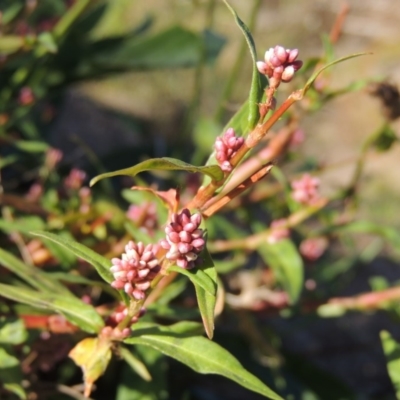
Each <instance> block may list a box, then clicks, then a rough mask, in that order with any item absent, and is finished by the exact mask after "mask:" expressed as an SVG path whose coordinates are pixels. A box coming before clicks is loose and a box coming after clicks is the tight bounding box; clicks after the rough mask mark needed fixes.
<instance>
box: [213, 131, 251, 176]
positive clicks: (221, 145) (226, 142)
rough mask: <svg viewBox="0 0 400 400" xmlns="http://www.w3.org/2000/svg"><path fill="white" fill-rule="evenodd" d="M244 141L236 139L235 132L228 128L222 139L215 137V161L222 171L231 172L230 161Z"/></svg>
mask: <svg viewBox="0 0 400 400" xmlns="http://www.w3.org/2000/svg"><path fill="white" fill-rule="evenodd" d="M243 142H244V139H243V138H242V137H237V136H236V135H235V131H234V130H233V129H232V128H229V129H228V130H227V131H226V132H225V133H224V135H223V136H222V137H217V139H216V141H215V144H214V148H215V153H216V156H215V158H216V159H217V161H218V163H219V165H220V167H221V169H222V171H225V172H231V171H232V165H231V163H230V160H231V159H232V158H233V156H234V155H235V154H236V152H237V151H238V150H239V148H240V147H241V146H242V145H243Z"/></svg>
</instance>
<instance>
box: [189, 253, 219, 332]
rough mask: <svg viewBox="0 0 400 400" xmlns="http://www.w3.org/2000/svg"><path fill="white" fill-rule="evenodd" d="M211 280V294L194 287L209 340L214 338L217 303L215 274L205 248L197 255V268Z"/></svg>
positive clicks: (196, 286)
mask: <svg viewBox="0 0 400 400" xmlns="http://www.w3.org/2000/svg"><path fill="white" fill-rule="evenodd" d="M197 268H199V269H200V270H201V271H204V273H205V274H206V275H207V276H208V277H209V278H210V279H211V281H212V282H213V286H214V291H213V293H209V292H208V291H206V290H205V289H204V288H203V287H201V286H199V285H194V287H195V290H196V297H197V304H198V306H199V310H200V314H201V319H202V320H203V325H204V329H205V331H206V334H207V336H208V338H209V339H212V338H213V336H214V312H215V303H216V301H217V289H218V282H217V272H216V270H215V267H214V263H213V260H212V259H211V256H210V253H209V252H208V250H207V249H206V248H205V249H204V250H203V252H202V253H201V254H200V255H199V266H198V267H197Z"/></svg>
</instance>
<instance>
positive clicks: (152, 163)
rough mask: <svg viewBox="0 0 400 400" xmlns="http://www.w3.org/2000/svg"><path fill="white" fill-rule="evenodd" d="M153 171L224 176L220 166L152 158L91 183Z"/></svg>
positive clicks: (216, 177) (106, 174) (215, 177)
mask: <svg viewBox="0 0 400 400" xmlns="http://www.w3.org/2000/svg"><path fill="white" fill-rule="evenodd" d="M153 170H164V171H165V170H174V171H187V172H192V173H196V172H200V173H202V174H205V175H208V176H209V177H210V178H212V179H213V180H216V181H219V180H221V179H222V178H223V176H224V174H223V172H222V170H221V168H220V167H219V166H218V165H210V166H206V167H196V166H194V165H191V164H187V163H185V162H183V161H180V160H177V159H175V158H169V157H163V158H151V159H150V160H146V161H143V162H141V163H139V164H136V165H135V166H133V167H130V168H125V169H120V170H118V171H114V172H107V173H105V174H101V175H97V176H96V177H94V178H93V179H92V180H91V181H90V186H93V185H94V184H95V183H97V182H98V181H99V180H101V179H104V178H110V177H112V176H118V175H128V176H135V175H136V174H138V173H139V172H143V171H153Z"/></svg>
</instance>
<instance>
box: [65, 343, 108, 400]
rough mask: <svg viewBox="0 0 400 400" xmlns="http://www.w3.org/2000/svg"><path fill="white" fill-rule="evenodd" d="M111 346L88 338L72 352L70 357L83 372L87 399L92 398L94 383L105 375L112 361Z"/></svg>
mask: <svg viewBox="0 0 400 400" xmlns="http://www.w3.org/2000/svg"><path fill="white" fill-rule="evenodd" d="M111 345H112V343H111V342H110V341H108V340H102V339H101V338H86V339H83V340H82V341H80V342H79V343H78V344H77V345H76V346H75V347H74V348H73V349H72V350H71V351H70V353H69V356H70V357H71V358H72V359H73V360H74V362H75V364H76V365H78V366H79V367H81V369H82V372H83V380H84V384H85V390H84V396H85V397H89V396H90V393H91V391H92V387H93V383H94V382H96V381H97V379H98V378H99V377H100V376H101V375H103V374H104V371H105V370H106V368H107V366H108V364H109V362H110V359H111Z"/></svg>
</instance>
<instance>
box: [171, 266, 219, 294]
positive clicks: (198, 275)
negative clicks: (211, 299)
mask: <svg viewBox="0 0 400 400" xmlns="http://www.w3.org/2000/svg"><path fill="white" fill-rule="evenodd" d="M168 271H174V272H177V273H178V274H182V275H185V276H187V277H188V278H189V280H190V281H191V282H192V283H193V285H194V286H195V287H196V286H199V287H201V288H202V289H203V290H205V291H206V292H207V293H209V294H210V295H213V294H215V285H214V283H213V281H212V280H211V279H210V277H209V276H208V275H207V274H206V273H205V272H204V271H202V270H200V269H197V268H196V269H195V270H188V269H184V268H181V267H177V266H175V265H174V266H172V267H169V268H168Z"/></svg>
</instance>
